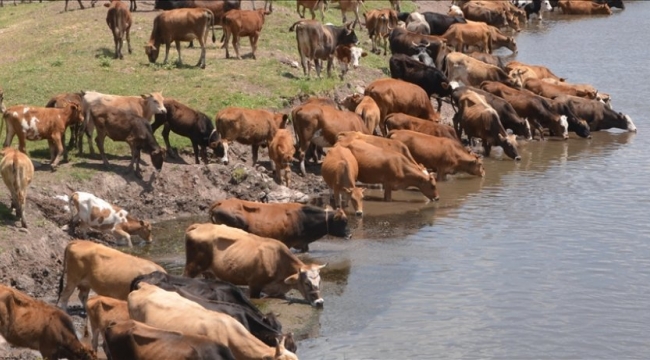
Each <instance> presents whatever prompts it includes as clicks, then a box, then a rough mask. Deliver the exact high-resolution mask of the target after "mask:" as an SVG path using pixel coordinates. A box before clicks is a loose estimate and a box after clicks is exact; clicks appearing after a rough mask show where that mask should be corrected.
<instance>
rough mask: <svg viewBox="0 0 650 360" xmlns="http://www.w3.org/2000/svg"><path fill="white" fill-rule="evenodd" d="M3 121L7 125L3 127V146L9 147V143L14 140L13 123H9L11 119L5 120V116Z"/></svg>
mask: <svg viewBox="0 0 650 360" xmlns="http://www.w3.org/2000/svg"><path fill="white" fill-rule="evenodd" d="M3 121H4V122H5V126H7V128H6V129H5V143H4V145H3V147H9V146H11V143H12V142H13V141H14V135H15V132H14V127H13V125H11V121H7V119H6V118H5V119H4V120H3Z"/></svg>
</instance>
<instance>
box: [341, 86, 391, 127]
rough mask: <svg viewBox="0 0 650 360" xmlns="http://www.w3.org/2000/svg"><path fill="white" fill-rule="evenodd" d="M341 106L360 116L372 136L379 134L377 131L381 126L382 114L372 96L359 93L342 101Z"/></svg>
mask: <svg viewBox="0 0 650 360" xmlns="http://www.w3.org/2000/svg"><path fill="white" fill-rule="evenodd" d="M341 105H342V106H343V107H345V108H346V109H348V110H350V111H354V112H355V113H356V114H357V115H359V116H360V117H361V118H362V119H363V122H364V123H365V124H366V129H368V131H370V133H371V134H375V133H376V132H377V130H376V129H377V125H379V119H380V116H381V113H380V112H379V106H377V103H376V102H375V100H373V99H372V98H371V97H370V96H365V95H363V94H359V93H356V94H352V95H350V96H347V97H345V98H344V99H343V100H341Z"/></svg>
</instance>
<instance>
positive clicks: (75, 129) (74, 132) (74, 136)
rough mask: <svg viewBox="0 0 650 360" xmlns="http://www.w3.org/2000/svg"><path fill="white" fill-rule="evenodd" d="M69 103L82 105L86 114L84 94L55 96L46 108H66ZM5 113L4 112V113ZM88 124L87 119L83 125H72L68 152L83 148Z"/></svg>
mask: <svg viewBox="0 0 650 360" xmlns="http://www.w3.org/2000/svg"><path fill="white" fill-rule="evenodd" d="M68 103H77V104H81V105H82V109H81V111H82V114H84V115H85V114H86V111H85V110H84V109H83V93H81V92H78V93H62V94H58V95H55V96H53V97H52V98H50V100H49V101H48V102H47V104H45V107H49V108H65V107H66V106H67V105H68ZM3 112H4V111H3ZM85 124H86V119H85V116H84V120H83V122H82V123H74V124H71V125H70V141H69V142H68V150H70V149H73V148H75V147H77V146H79V148H81V145H80V142H81V141H82V139H83V130H84V129H83V128H84V126H85Z"/></svg>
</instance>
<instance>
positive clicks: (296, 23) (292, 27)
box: [289, 20, 302, 31]
mask: <svg viewBox="0 0 650 360" xmlns="http://www.w3.org/2000/svg"><path fill="white" fill-rule="evenodd" d="M300 23H302V20H300V21H296V22H295V23H293V25H291V27H290V28H289V31H294V30H295V29H296V26H298V25H299V24H300Z"/></svg>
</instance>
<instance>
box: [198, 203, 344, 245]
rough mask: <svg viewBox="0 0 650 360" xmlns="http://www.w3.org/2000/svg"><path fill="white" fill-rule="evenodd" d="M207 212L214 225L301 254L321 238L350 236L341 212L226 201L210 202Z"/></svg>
mask: <svg viewBox="0 0 650 360" xmlns="http://www.w3.org/2000/svg"><path fill="white" fill-rule="evenodd" d="M208 212H209V214H210V220H211V221H212V222H213V223H215V224H224V225H228V226H231V227H236V228H239V229H242V230H245V231H247V232H249V233H252V234H255V235H258V236H261V237H265V238H271V239H276V240H279V241H281V242H283V243H284V244H285V245H286V246H288V247H290V248H295V249H299V250H301V251H302V252H306V251H309V244H310V243H312V242H314V241H316V240H318V239H320V238H322V237H323V236H327V235H331V236H336V237H343V238H347V237H349V236H350V231H349V229H348V227H347V224H348V219H347V217H346V216H345V213H344V212H342V211H329V209H321V208H319V207H315V206H311V205H304V204H298V203H283V204H280V203H272V204H266V203H258V202H252V201H246V200H240V199H237V198H230V199H226V200H221V201H217V202H215V203H213V204H212V206H210V209H209V211H208Z"/></svg>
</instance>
